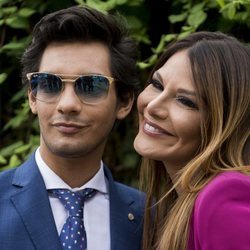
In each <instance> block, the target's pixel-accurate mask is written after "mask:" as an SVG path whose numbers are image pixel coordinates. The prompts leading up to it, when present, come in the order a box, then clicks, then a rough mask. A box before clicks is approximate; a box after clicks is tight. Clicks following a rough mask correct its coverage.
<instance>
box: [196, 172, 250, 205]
mask: <svg viewBox="0 0 250 250" xmlns="http://www.w3.org/2000/svg"><path fill="white" fill-rule="evenodd" d="M246 194H250V176H247V175H245V174H242V173H239V172H232V171H231V172H223V173H221V174H219V175H217V176H216V177H214V179H212V180H211V181H210V182H209V183H208V184H207V185H206V186H205V187H204V188H203V189H202V190H201V191H200V193H199V195H198V197H197V201H196V204H197V205H199V204H200V205H202V204H203V203H204V202H206V201H207V198H211V199H213V200H217V199H218V200H225V199H229V198H233V197H235V196H237V197H245V195H246ZM247 197H248V196H247ZM249 199H250V197H249ZM209 204H211V203H210V202H207V205H209Z"/></svg>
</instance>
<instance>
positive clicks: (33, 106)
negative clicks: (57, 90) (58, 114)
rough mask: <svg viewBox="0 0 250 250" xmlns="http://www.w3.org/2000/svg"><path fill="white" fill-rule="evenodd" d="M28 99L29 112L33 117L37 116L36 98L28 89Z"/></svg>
mask: <svg viewBox="0 0 250 250" xmlns="http://www.w3.org/2000/svg"><path fill="white" fill-rule="evenodd" d="M28 98H29V106H30V109H31V112H32V113H33V114H34V115H36V114H37V108H36V98H35V97H34V96H33V95H32V93H31V90H30V89H28Z"/></svg>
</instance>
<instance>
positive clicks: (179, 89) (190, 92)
mask: <svg viewBox="0 0 250 250" xmlns="http://www.w3.org/2000/svg"><path fill="white" fill-rule="evenodd" d="M154 74H155V76H156V78H158V79H159V80H160V81H161V82H163V79H162V77H161V74H160V73H159V72H158V71H156V72H155V73H154ZM153 76H154V75H153ZM178 92H179V93H182V94H186V95H191V96H195V97H196V96H197V95H196V93H195V92H194V91H192V90H188V89H183V88H178Z"/></svg>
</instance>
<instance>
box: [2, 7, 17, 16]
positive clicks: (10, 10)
mask: <svg viewBox="0 0 250 250" xmlns="http://www.w3.org/2000/svg"><path fill="white" fill-rule="evenodd" d="M2 11H3V13H4V14H6V15H11V14H14V13H15V12H16V11H17V7H16V6H13V7H5V8H2Z"/></svg>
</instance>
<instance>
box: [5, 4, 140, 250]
mask: <svg viewBox="0 0 250 250" xmlns="http://www.w3.org/2000/svg"><path fill="white" fill-rule="evenodd" d="M135 51H136V47H135V44H134V42H133V41H132V40H131V39H130V38H129V37H128V36H127V33H126V30H125V29H124V28H123V27H122V26H121V24H119V23H118V22H117V20H116V19H115V18H114V17H113V16H110V15H105V14H102V13H100V12H98V11H96V10H93V9H89V8H80V7H71V8H68V9H64V10H60V11H57V12H55V13H51V14H49V15H47V16H45V17H44V18H42V19H41V21H40V22H38V24H37V25H36V26H35V28H34V32H33V40H32V42H31V44H30V45H29V47H28V48H27V50H26V51H25V52H24V55H23V57H22V64H23V78H24V79H25V82H27V85H28V98H29V104H30V108H31V111H32V112H33V114H36V115H37V116H38V120H39V125H40V134H41V136H40V147H39V148H38V149H37V150H36V151H35V152H34V154H33V155H31V157H30V158H29V159H28V161H26V162H25V163H24V164H22V165H21V166H20V167H18V168H17V169H16V170H10V171H8V172H3V173H1V174H0V249H4V250H13V249H25V250H31V249H41V250H48V249H51V250H57V249H89V250H105V249H112V250H122V249H124V250H128V249H129V250H133V249H140V243H141V235H142V216H143V197H142V195H141V194H140V193H139V192H138V191H137V190H135V189H132V188H130V187H127V186H125V185H122V184H119V183H116V182H114V181H113V179H112V176H111V173H110V171H109V170H108V168H107V167H106V166H105V165H104V164H103V163H102V161H101V159H102V155H103V151H104V147H105V143H106V141H107V137H108V135H109V133H110V131H111V129H112V127H113V125H114V123H115V121H116V119H118V120H120V119H123V118H125V117H126V116H127V115H128V113H129V112H130V110H131V106H132V103H133V99H134V90H135V88H136V82H137V79H136V67H135V64H136V56H135V54H136V53H135ZM26 77H27V78H26ZM86 188H87V189H86ZM83 190H84V191H83ZM65 193H66V195H65ZM83 193H87V198H86V196H84V195H85V194H83ZM75 196H76V197H77V199H75ZM83 196H84V198H82V197H83ZM82 199H84V201H82ZM78 203H81V204H80V207H77V204H78ZM74 210H76V214H73V212H74Z"/></svg>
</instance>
